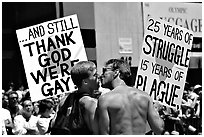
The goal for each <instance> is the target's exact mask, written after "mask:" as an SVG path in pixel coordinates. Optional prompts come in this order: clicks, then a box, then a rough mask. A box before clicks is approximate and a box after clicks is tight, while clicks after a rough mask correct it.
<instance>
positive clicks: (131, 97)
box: [97, 66, 163, 135]
mask: <svg viewBox="0 0 204 137" xmlns="http://www.w3.org/2000/svg"><path fill="white" fill-rule="evenodd" d="M106 67H111V66H106ZM102 86H103V87H106V88H109V89H111V90H112V91H110V92H108V93H107V94H104V95H102V96H101V97H100V98H99V101H98V107H97V116H98V126H99V134H103V135H108V134H112V135H120V134H126V135H131V134H135V135H141V134H145V132H146V124H147V122H148V123H149V125H150V127H151V129H152V130H153V131H154V132H155V133H156V134H161V133H162V131H163V120H162V119H161V118H160V117H159V114H158V113H157V111H156V110H155V109H154V106H153V102H152V99H151V97H150V96H148V95H147V93H146V92H143V91H140V90H138V89H136V88H133V87H129V86H127V85H126V84H125V83H124V81H123V80H122V79H120V74H119V72H118V71H117V70H116V71H112V70H111V69H109V70H107V71H106V72H105V73H104V76H103V78H102Z"/></svg>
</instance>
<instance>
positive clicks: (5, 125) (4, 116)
mask: <svg viewBox="0 0 204 137" xmlns="http://www.w3.org/2000/svg"><path fill="white" fill-rule="evenodd" d="M1 122H2V135H12V128H13V123H12V119H11V114H10V112H9V110H7V109H4V108H1Z"/></svg>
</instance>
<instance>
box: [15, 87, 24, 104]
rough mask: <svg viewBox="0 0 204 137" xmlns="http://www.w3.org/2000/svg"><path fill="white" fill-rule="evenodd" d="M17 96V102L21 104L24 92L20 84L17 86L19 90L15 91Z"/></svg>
mask: <svg viewBox="0 0 204 137" xmlns="http://www.w3.org/2000/svg"><path fill="white" fill-rule="evenodd" d="M16 92H17V94H18V101H19V102H21V100H22V98H23V92H24V86H23V84H21V85H20V86H19V89H18V90H17V91H16Z"/></svg>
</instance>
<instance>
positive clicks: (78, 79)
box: [71, 61, 96, 87]
mask: <svg viewBox="0 0 204 137" xmlns="http://www.w3.org/2000/svg"><path fill="white" fill-rule="evenodd" d="M94 69H96V65H95V64H94V63H93V62H92V61H80V62H78V63H77V64H75V65H74V67H73V68H72V69H71V78H72V81H73V83H74V84H75V85H76V86H77V87H81V85H82V81H83V79H86V78H89V76H90V75H91V72H93V71H94Z"/></svg>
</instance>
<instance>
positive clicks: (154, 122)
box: [147, 97, 164, 135]
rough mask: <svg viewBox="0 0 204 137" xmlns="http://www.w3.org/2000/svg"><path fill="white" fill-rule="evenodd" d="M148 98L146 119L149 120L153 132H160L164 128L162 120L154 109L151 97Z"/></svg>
mask: <svg viewBox="0 0 204 137" xmlns="http://www.w3.org/2000/svg"><path fill="white" fill-rule="evenodd" d="M148 98H149V102H148V112H147V120H148V122H149V125H150V127H151V129H152V130H153V131H154V133H155V134H157V135H159V134H162V132H163V130H164V121H163V120H162V119H161V118H160V116H159V113H158V112H157V111H156V110H155V108H154V106H153V101H152V99H151V97H148Z"/></svg>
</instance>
